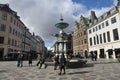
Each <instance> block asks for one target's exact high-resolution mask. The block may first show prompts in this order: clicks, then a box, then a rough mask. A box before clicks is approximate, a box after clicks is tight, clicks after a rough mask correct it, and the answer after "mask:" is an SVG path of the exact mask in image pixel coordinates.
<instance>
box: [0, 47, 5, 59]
mask: <svg viewBox="0 0 120 80" xmlns="http://www.w3.org/2000/svg"><path fill="white" fill-rule="evenodd" d="M3 54H4V48H0V59H2V58H3Z"/></svg>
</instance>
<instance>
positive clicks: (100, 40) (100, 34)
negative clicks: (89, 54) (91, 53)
mask: <svg viewBox="0 0 120 80" xmlns="http://www.w3.org/2000/svg"><path fill="white" fill-rule="evenodd" d="M100 43H102V35H101V34H100Z"/></svg>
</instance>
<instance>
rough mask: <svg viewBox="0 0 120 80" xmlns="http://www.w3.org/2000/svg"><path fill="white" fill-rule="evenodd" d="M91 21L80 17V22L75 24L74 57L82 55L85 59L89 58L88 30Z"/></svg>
mask: <svg viewBox="0 0 120 80" xmlns="http://www.w3.org/2000/svg"><path fill="white" fill-rule="evenodd" d="M88 25H89V19H88V18H85V17H83V16H81V17H80V22H75V26H74V32H73V52H74V55H77V54H81V56H83V57H86V58H87V57H88V41H87V40H88V39H87V29H88Z"/></svg>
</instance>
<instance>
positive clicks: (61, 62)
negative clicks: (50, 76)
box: [59, 53, 66, 75]
mask: <svg viewBox="0 0 120 80" xmlns="http://www.w3.org/2000/svg"><path fill="white" fill-rule="evenodd" d="M59 64H60V73H59V75H61V73H62V71H64V72H63V74H66V72H65V66H66V58H65V55H64V53H62V54H61V56H60V62H59Z"/></svg>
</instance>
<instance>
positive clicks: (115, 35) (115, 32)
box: [113, 29, 119, 40]
mask: <svg viewBox="0 0 120 80" xmlns="http://www.w3.org/2000/svg"><path fill="white" fill-rule="evenodd" d="M113 38H114V40H119V36H118V29H113Z"/></svg>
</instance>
